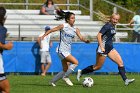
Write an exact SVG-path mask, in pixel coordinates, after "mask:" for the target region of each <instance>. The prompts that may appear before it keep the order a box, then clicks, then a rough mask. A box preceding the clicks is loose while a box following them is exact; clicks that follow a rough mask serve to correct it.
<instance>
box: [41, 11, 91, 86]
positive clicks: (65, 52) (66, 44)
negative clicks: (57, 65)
mask: <svg viewBox="0 0 140 93" xmlns="http://www.w3.org/2000/svg"><path fill="white" fill-rule="evenodd" d="M74 22H75V14H74V13H71V12H66V13H65V23H64V24H61V25H59V26H57V27H55V28H53V29H51V30H49V31H47V32H46V33H45V34H44V35H43V36H42V38H44V37H45V36H46V35H48V34H49V33H51V32H55V31H60V43H59V45H58V47H57V53H58V55H59V57H60V59H61V61H62V66H63V71H61V72H59V73H58V74H57V75H56V76H55V77H54V78H53V79H52V80H51V85H52V86H56V84H55V83H56V82H57V81H58V80H59V79H61V78H62V79H63V80H64V81H65V82H66V83H67V84H68V85H69V86H73V83H72V82H71V81H70V79H69V75H70V74H71V73H72V72H73V71H74V69H75V68H76V67H77V65H78V60H77V59H76V58H75V57H74V56H72V55H71V43H72V39H73V38H74V37H75V35H77V36H78V37H79V38H80V40H81V41H83V42H85V43H89V40H86V39H84V38H83V37H82V35H81V34H80V30H79V29H78V28H76V27H75V26H74ZM68 62H70V63H71V65H70V66H69V65H68Z"/></svg>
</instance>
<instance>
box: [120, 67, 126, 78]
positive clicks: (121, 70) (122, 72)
mask: <svg viewBox="0 0 140 93" xmlns="http://www.w3.org/2000/svg"><path fill="white" fill-rule="evenodd" d="M118 69H119V74H120V75H121V77H122V79H123V80H124V81H125V80H126V79H127V77H126V74H125V73H126V72H125V68H124V67H118Z"/></svg>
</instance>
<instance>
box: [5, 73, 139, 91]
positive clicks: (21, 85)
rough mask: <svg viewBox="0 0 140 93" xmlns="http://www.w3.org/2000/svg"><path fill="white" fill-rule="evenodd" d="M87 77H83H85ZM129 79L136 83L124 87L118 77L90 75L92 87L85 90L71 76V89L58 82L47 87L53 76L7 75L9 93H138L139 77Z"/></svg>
mask: <svg viewBox="0 0 140 93" xmlns="http://www.w3.org/2000/svg"><path fill="white" fill-rule="evenodd" d="M87 76H89V75H86V76H83V77H82V78H81V79H83V78H84V77H87ZM127 76H128V77H129V78H135V79H136V81H135V82H134V83H133V84H130V85H129V86H125V85H124V82H123V81H122V79H121V77H120V76H119V75H90V77H92V78H93V80H94V82H95V83H94V86H93V87H91V88H85V87H83V86H82V84H81V83H82V80H81V81H80V82H78V81H77V80H76V75H71V76H70V79H71V81H72V82H73V83H74V86H73V87H70V86H68V85H66V84H65V82H64V81H62V80H60V81H58V82H57V83H56V85H57V86H56V87H52V86H50V85H49V83H48V82H49V80H51V79H52V77H53V76H51V75H47V76H45V77H42V76H37V75H8V76H7V77H8V79H9V81H10V86H11V93H140V89H139V86H140V76H139V75H138V74H137V75H132V74H131V75H127Z"/></svg>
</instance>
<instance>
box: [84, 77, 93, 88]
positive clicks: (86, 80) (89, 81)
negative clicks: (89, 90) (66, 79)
mask: <svg viewBox="0 0 140 93" xmlns="http://www.w3.org/2000/svg"><path fill="white" fill-rule="evenodd" d="M93 84H94V81H93V79H92V78H91V77H85V78H84V80H83V87H92V86H93Z"/></svg>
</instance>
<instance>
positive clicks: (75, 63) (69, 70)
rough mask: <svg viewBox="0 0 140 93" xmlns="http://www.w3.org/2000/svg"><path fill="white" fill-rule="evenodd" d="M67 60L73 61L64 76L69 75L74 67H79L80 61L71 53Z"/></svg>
mask: <svg viewBox="0 0 140 93" xmlns="http://www.w3.org/2000/svg"><path fill="white" fill-rule="evenodd" d="M65 59H66V61H67V62H71V63H72V64H71V65H70V66H69V68H68V70H67V72H66V73H65V75H64V77H68V76H69V75H70V74H71V73H72V72H73V71H74V69H75V68H76V67H77V65H78V61H77V59H76V58H75V57H73V56H72V55H71V54H70V55H68V56H67V57H66V58H65Z"/></svg>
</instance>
